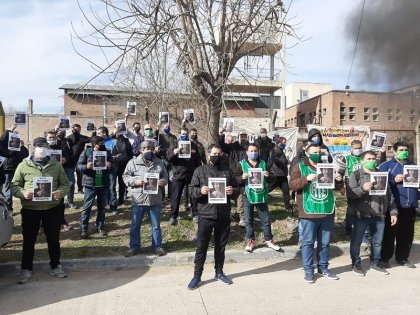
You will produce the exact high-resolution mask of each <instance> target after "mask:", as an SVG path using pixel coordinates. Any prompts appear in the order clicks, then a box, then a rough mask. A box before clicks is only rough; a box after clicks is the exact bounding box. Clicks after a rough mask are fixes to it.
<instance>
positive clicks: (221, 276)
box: [214, 273, 233, 284]
mask: <svg viewBox="0 0 420 315" xmlns="http://www.w3.org/2000/svg"><path fill="white" fill-rule="evenodd" d="M214 279H215V280H219V281H222V282H223V283H224V284H232V283H233V281H232V280H231V279H230V278H229V277H227V276H226V275H225V274H224V273H217V274H216V276H215V277H214Z"/></svg>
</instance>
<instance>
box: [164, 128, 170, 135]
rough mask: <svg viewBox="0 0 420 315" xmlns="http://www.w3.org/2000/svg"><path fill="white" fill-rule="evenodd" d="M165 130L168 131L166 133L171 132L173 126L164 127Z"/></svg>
mask: <svg viewBox="0 0 420 315" xmlns="http://www.w3.org/2000/svg"><path fill="white" fill-rule="evenodd" d="M163 132H164V133H166V134H169V133H170V132H171V128H169V127H165V128H163Z"/></svg>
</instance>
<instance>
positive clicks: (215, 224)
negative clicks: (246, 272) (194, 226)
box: [194, 217, 230, 277]
mask: <svg viewBox="0 0 420 315" xmlns="http://www.w3.org/2000/svg"><path fill="white" fill-rule="evenodd" d="M213 231H214V269H215V271H216V273H222V272H223V265H224V263H225V248H226V244H227V242H228V240H229V233H230V218H226V219H216V220H213V219H204V218H201V217H200V218H199V220H198V230H197V249H196V251H195V258H194V264H195V266H194V276H198V277H201V274H202V273H203V268H204V263H205V261H206V257H207V249H208V248H209V243H210V238H211V234H212V232H213Z"/></svg>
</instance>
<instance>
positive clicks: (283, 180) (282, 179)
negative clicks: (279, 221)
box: [270, 176, 291, 210]
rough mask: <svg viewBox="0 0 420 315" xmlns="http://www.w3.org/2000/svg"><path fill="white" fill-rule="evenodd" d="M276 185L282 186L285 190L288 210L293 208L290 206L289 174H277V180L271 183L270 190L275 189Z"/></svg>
mask: <svg viewBox="0 0 420 315" xmlns="http://www.w3.org/2000/svg"><path fill="white" fill-rule="evenodd" d="M276 187H280V189H281V191H282V192H283V201H284V207H285V208H286V210H289V209H290V208H291V206H290V188H289V183H288V181H287V176H276V177H275V181H274V182H273V183H272V184H271V185H270V191H272V190H274V189H275V188H276Z"/></svg>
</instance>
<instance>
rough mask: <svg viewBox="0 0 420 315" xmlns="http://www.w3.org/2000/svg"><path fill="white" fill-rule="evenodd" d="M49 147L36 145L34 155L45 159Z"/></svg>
mask: <svg viewBox="0 0 420 315" xmlns="http://www.w3.org/2000/svg"><path fill="white" fill-rule="evenodd" d="M48 152H49V151H48V148H44V147H35V149H34V157H35V158H36V159H39V160H40V159H45V158H46V157H47V156H48Z"/></svg>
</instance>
